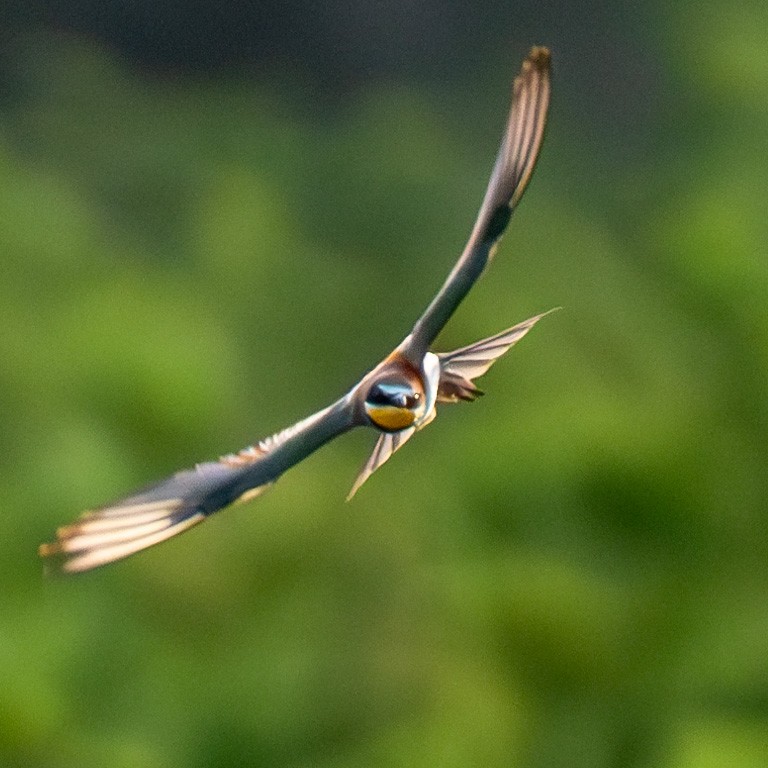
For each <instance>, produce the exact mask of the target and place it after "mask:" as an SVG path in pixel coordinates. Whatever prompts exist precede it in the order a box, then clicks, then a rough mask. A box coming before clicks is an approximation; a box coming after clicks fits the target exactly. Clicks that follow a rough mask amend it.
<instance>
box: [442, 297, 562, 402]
mask: <svg viewBox="0 0 768 768" xmlns="http://www.w3.org/2000/svg"><path fill="white" fill-rule="evenodd" d="M554 311H556V310H554V309H551V310H549V312H543V313H542V314H540V315H536V316H534V317H531V318H528V320H524V321H523V322H522V323H518V324H517V325H515V326H513V327H512V328H507V330H506V331H502V332H501V333H497V334H496V335H495V336H489V337H488V338H487V339H483V340H482V341H476V342H475V343H474V344H470V345H469V346H467V347H462V348H461V349H455V350H453V352H439V353H438V355H437V357H438V359H439V360H440V384H439V386H438V390H437V400H438V402H440V403H455V402H457V401H458V400H474V399H475V398H476V397H477V396H478V395H481V394H483V393H482V392H481V391H480V390H479V389H477V387H475V385H474V383H473V381H472V380H473V379H477V378H479V377H480V376H483V375H484V374H485V373H486V372H487V371H488V369H489V368H490V367H491V366H492V365H493V364H494V363H495V362H496V361H497V360H498V359H499V358H500V357H501V356H502V355H503V354H504V353H505V352H507V351H508V350H509V349H510V347H513V346H514V345H515V344H517V342H518V341H520V339H522V338H523V336H525V334H526V333H528V331H530V330H531V328H533V326H534V325H536V323H538V322H539V320H541V318H542V317H545V316H546V315H548V314H550V312H554Z"/></svg>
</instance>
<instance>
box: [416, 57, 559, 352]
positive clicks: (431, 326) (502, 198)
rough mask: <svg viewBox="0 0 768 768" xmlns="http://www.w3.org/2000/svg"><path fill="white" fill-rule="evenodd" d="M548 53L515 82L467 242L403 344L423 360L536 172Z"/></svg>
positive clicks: (546, 99)
mask: <svg viewBox="0 0 768 768" xmlns="http://www.w3.org/2000/svg"><path fill="white" fill-rule="evenodd" d="M549 70H550V56H549V50H548V49H547V48H543V47H537V48H533V49H532V50H531V52H530V53H529V54H528V57H527V58H526V59H525V61H524V62H523V66H522V69H521V71H520V74H519V75H518V76H517V77H516V78H515V82H514V86H513V90H512V106H511V108H510V112H509V118H508V120H507V127H506V131H505V133H504V138H503V140H502V142H501V148H500V149H499V154H498V156H497V158H496V164H495V165H494V167H493V172H492V174H491V179H490V181H489V182H488V189H487V190H486V192H485V198H484V199H483V204H482V205H481V207H480V212H479V214H478V216H477V221H476V222H475V226H474V229H473V230H472V234H471V235H470V238H469V242H468V243H467V245H466V247H465V248H464V252H463V253H462V254H461V257H460V258H459V260H458V262H457V263H456V265H455V266H454V268H453V270H452V271H451V273H450V275H448V279H447V280H446V281H445V283H444V284H443V287H442V288H441V289H440V291H439V292H438V294H437V296H435V298H434V299H433V300H432V302H431V303H430V305H429V306H428V307H427V309H426V311H425V312H424V314H423V315H422V316H421V317H420V318H419V320H418V321H417V322H416V325H415V326H414V327H413V330H412V331H411V334H410V335H409V336H408V338H407V339H406V340H405V342H403V345H402V350H403V352H404V353H405V354H406V355H408V356H409V357H410V358H412V359H414V360H420V359H421V357H423V355H424V354H425V352H426V351H427V349H429V347H430V346H431V344H432V342H433V341H434V340H435V338H436V337H437V335H438V333H439V332H440V331H441V329H442V328H443V326H444V325H445V324H446V322H448V319H449V318H450V317H451V315H452V314H453V313H454V311H455V310H456V308H457V307H458V306H459V304H460V303H461V301H462V299H463V298H464V297H465V296H466V295H467V293H468V292H469V290H470V288H472V286H473V285H474V283H475V281H476V280H477V279H478V278H479V277H480V275H481V274H482V272H483V270H484V269H485V267H486V265H487V264H488V262H489V261H490V260H491V258H492V257H493V253H494V249H495V246H496V244H497V242H498V240H499V238H500V237H501V235H502V234H503V232H504V230H505V229H506V226H507V223H508V222H509V218H510V216H511V215H512V211H513V210H514V209H515V206H516V205H517V203H518V202H519V201H520V198H521V197H522V196H523V192H524V191H525V188H526V186H527V185H528V181H529V180H530V178H531V174H532V173H533V168H534V165H535V164H536V158H537V156H538V154H539V148H540V146H541V141H542V138H543V136H544V126H545V123H546V118H547V108H548V106H549V93H550V82H549Z"/></svg>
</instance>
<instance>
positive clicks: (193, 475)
mask: <svg viewBox="0 0 768 768" xmlns="http://www.w3.org/2000/svg"><path fill="white" fill-rule="evenodd" d="M549 89H550V86H549V52H548V51H547V49H545V48H534V49H532V50H531V52H530V54H529V55H528V57H527V58H526V60H525V62H524V63H523V68H522V71H521V73H520V75H519V76H518V77H517V78H516V80H515V84H514V89H513V99H512V107H511V110H510V114H509V119H508V122H507V128H506V132H505V135H504V139H503V140H502V144H501V149H500V151H499V155H498V157H497V160H496V165H495V166H494V170H493V173H492V175H491V180H490V182H489V185H488V189H487V191H486V194H485V198H484V200H483V204H482V206H481V208H480V213H479V214H478V218H477V221H476V223H475V226H474V229H473V231H472V234H471V236H470V239H469V242H468V243H467V246H466V247H465V249H464V252H463V253H462V255H461V257H460V258H459V261H458V262H457V263H456V266H455V267H454V268H453V270H452V271H451V273H450V275H449V276H448V279H447V280H446V282H445V283H444V285H443V287H442V288H441V289H440V291H439V292H438V294H437V295H436V296H435V298H434V299H433V301H432V302H431V303H430V305H429V306H428V307H427V309H426V311H425V312H424V314H423V315H422V316H421V317H420V318H419V320H418V321H417V322H416V324H415V325H414V327H413V330H412V331H411V333H410V334H409V335H408V336H407V337H406V338H405V339H404V340H403V342H402V343H401V344H400V345H399V346H398V347H397V348H396V349H395V350H394V351H393V352H392V353H391V354H390V355H388V356H387V357H386V358H385V359H384V360H383V361H382V362H381V363H379V364H378V365H377V366H376V367H375V368H374V369H373V370H371V371H370V372H369V373H368V374H366V375H365V376H364V377H363V378H362V379H361V380H360V382H359V383H357V384H356V385H355V386H354V387H353V388H352V389H351V390H350V391H349V392H348V393H347V394H346V395H344V396H343V397H341V398H340V399H339V400H337V401H336V402H335V403H333V404H332V405H330V406H328V407H327V408H325V409H323V410H321V411H319V412H318V413H315V414H313V415H312V416H309V417H308V418H306V419H304V420H303V421H300V422H298V423H297V424H295V425H293V426H291V427H288V428H287V429H285V430H283V431H282V432H278V433H277V434H275V435H273V436H271V437H268V438H266V439H264V440H262V441H260V442H259V443H257V444H255V445H252V446H249V447H247V448H245V449H243V450H241V451H239V452H238V453H235V454H228V455H226V456H223V457H222V458H221V459H219V460H218V461H212V462H206V463H203V464H198V465H197V466H196V467H194V468H193V469H189V470H184V471H182V472H178V473H176V474H175V475H172V476H171V477H169V478H167V479H165V480H163V481H161V482H159V483H156V484H155V485H152V486H149V487H148V488H145V489H144V490H142V491H139V492H137V493H135V494H133V495H131V496H128V497H125V498H122V499H120V500H119V501H117V502H115V503H113V504H109V505H106V506H104V507H101V508H99V509H96V510H93V511H90V512H86V513H84V514H83V515H82V516H81V517H80V518H79V519H78V520H77V521H76V522H74V523H73V524H71V525H68V526H65V527H63V528H60V529H59V530H58V531H57V539H56V541H55V542H53V543H51V544H43V545H41V547H40V554H41V555H42V556H44V557H46V558H53V559H52V560H50V562H52V563H55V564H56V565H57V566H58V568H59V569H60V570H62V571H64V572H78V571H85V570H89V569H91V568H94V567H96V566H99V565H103V564H105V563H109V562H112V561H114V560H119V559H121V558H123V557H127V556H128V555H130V554H133V553H134V552H138V551H140V550H143V549H146V548H147V547H149V546H152V545H153V544H156V543H158V542H160V541H164V540H165V539H168V538H170V537H172V536H174V535H176V534H177V533H180V532H182V531H184V530H186V529H187V528H190V527H192V526H193V525H195V524H196V523H198V522H200V521H202V520H204V519H205V518H206V517H208V516H209V515H211V514H213V513H214V512H216V511H218V510H219V509H222V508H223V507H226V506H228V505H230V504H232V503H234V502H237V501H247V500H250V499H251V498H253V497H254V496H257V495H259V494H260V493H262V492H263V491H264V490H266V489H267V488H269V487H270V486H271V485H272V484H273V483H274V482H275V481H276V480H277V479H278V478H279V477H280V476H281V475H282V474H283V473H284V472H285V471H286V470H288V469H290V468H291V467H292V466H295V465H296V464H298V463H299V462H300V461H302V460H303V459H304V458H306V457H307V456H309V455H310V454H311V453H313V452H314V451H316V450H317V449H318V448H320V447H321V446H323V445H324V444H325V443H327V442H329V441H330V440H332V439H334V438H335V437H337V436H339V435H341V434H343V433H345V432H347V431H349V430H350V429H352V428H354V427H359V426H367V427H370V428H373V429H374V430H376V431H377V432H378V435H379V436H378V440H377V442H376V446H375V447H374V450H373V453H372V454H371V456H370V458H369V459H368V462H367V463H366V464H365V466H364V467H363V469H362V471H361V472H360V474H359V476H358V478H357V480H356V481H355V484H354V485H353V487H352V491H351V492H350V497H351V496H352V495H354V493H355V492H356V491H357V490H358V489H359V488H360V486H361V485H362V484H363V483H364V482H365V481H366V480H367V479H368V477H370V475H371V474H372V473H373V472H374V471H375V470H376V469H378V468H379V467H380V466H381V465H382V464H384V462H385V461H387V459H389V457H390V456H391V455H392V454H393V453H394V452H395V451H396V450H398V449H399V448H400V447H401V446H402V445H403V444H404V443H405V442H406V441H407V440H408V439H410V437H412V436H413V435H414V434H415V433H416V432H417V431H419V430H420V429H422V428H423V427H425V426H426V425H427V424H429V423H430V422H431V421H432V420H433V419H434V418H435V415H436V412H437V411H436V407H437V404H438V403H456V402H459V401H471V400H474V399H475V398H476V397H477V396H478V395H480V394H482V393H481V392H480V390H479V389H477V387H476V386H475V384H474V379H476V378H478V377H479V376H482V375H483V374H484V373H485V372H486V371H487V370H488V368H490V366H491V365H492V364H493V363H494V362H495V361H496V360H497V359H498V358H499V357H500V356H501V355H503V354H504V353H505V352H506V351H507V350H508V349H509V348H510V347H511V346H512V345H514V344H515V343H516V342H517V341H519V340H520V339H521V338H522V337H523V336H524V335H525V334H526V333H527V332H528V331H529V330H530V329H531V328H532V327H533V325H534V324H535V323H536V322H537V321H538V320H539V319H540V318H541V317H543V315H536V316H535V317H532V318H530V319H528V320H526V321H524V322H522V323H519V324H518V325H516V326H514V327H512V328H509V329H507V330H506V331H502V332H501V333H498V334H496V335H494V336H491V337H490V338H488V339H483V340H482V341H479V342H476V343H475V344H471V345H470V346H468V347H463V348H462V349H458V350H455V351H454V352H449V353H435V352H431V351H430V347H431V345H432V343H433V342H434V340H435V338H436V337H437V335H438V333H439V332H440V330H441V329H442V328H443V326H444V325H445V323H446V322H447V320H448V319H449V318H450V316H451V315H452V314H453V312H454V311H455V309H456V307H457V306H458V305H459V303H460V302H461V301H462V299H463V298H464V297H465V296H466V294H467V293H468V292H469V290H470V288H471V287H472V285H473V284H474V283H475V282H476V280H477V279H478V277H479V276H480V274H482V272H483V270H484V269H485V267H486V265H487V264H488V262H489V261H490V259H491V258H492V256H493V253H494V250H495V247H496V244H497V243H498V240H499V238H500V237H501V235H502V234H503V232H504V229H505V228H506V225H507V223H508V221H509V218H510V216H511V213H512V211H513V210H514V208H515V206H516V204H517V202H518V201H519V200H520V197H521V196H522V194H523V191H524V190H525V188H526V186H527V183H528V180H529V179H530V176H531V173H532V172H533V167H534V165H535V162H536V158H537V155H538V151H539V147H540V145H541V140H542V137H543V132H544V125H545V122H546V114H547V108H548V104H549Z"/></svg>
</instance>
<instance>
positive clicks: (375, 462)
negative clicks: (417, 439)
mask: <svg viewBox="0 0 768 768" xmlns="http://www.w3.org/2000/svg"><path fill="white" fill-rule="evenodd" d="M415 433H416V427H408V428H407V429H402V430H400V431H399V432H382V433H381V435H379V438H378V440H377V441H376V445H375V446H374V448H373V453H371V455H370V457H369V458H368V461H367V462H366V463H365V466H364V467H363V468H362V470H360V474H359V475H358V476H357V479H356V480H355V483H354V485H353V486H352V490H351V491H350V492H349V495H348V496H347V501H349V500H350V499H351V498H352V497H353V496H354V495H355V494H356V493H357V492H358V491H359V490H360V486H362V484H363V483H364V482H365V481H366V480H367V479H368V478H369V477H370V476H371V475H372V474H373V473H374V472H375V471H376V470H377V469H378V468H379V467H380V466H381V465H382V464H384V462H386V461H387V460H388V459H389V457H390V456H391V455H392V454H393V453H394V452H395V451H396V450H397V449H398V448H401V447H402V446H403V445H405V443H406V441H407V440H409V439H410V438H411V437H412V436H413V435H414V434H415Z"/></svg>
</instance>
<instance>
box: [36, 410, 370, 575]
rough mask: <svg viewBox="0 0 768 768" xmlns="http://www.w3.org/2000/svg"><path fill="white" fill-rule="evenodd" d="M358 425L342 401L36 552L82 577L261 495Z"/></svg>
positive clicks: (105, 511) (85, 521)
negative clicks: (290, 470) (78, 573)
mask: <svg viewBox="0 0 768 768" xmlns="http://www.w3.org/2000/svg"><path fill="white" fill-rule="evenodd" d="M356 423H357V421H356V419H355V411H354V408H353V406H352V403H351V400H350V397H349V396H347V397H344V398H342V399H341V400H339V401H337V402H336V403H334V404H333V405H331V406H329V407H328V408H326V409H324V410H322V411H319V412H318V413H316V414H314V415H312V416H310V417H309V418H307V419H304V420H303V421H300V422H298V423H297V424H294V425H293V426H292V427H288V429H285V430H283V431H282V432H278V433H277V434H275V435H273V436H271V437H268V438H266V439H265V440H262V441H261V442H260V443H258V444H257V445H254V446H250V447H248V448H245V449H244V450H242V451H240V452H239V453H237V454H230V455H228V456H223V457H222V458H221V459H219V461H212V462H206V463H204V464H198V465H197V466H196V467H195V468H194V469H187V470H183V471H181V472H177V473H176V474H175V475H172V476H171V477H169V478H167V479H165V480H162V481H160V482H159V483H156V484H154V485H151V486H149V487H148V488H145V489H143V490H141V491H139V492H137V493H135V494H132V495H131V496H128V497H126V498H123V499H120V500H118V501H116V502H114V503H113V504H108V505H106V506H104V507H101V508H99V509H96V510H92V511H89V512H85V513H84V514H83V515H82V516H81V517H80V518H79V519H78V520H76V521H75V522H74V523H72V524H71V525H67V526H64V527H63V528H59V530H58V531H57V534H56V541H54V542H52V543H50V544H42V545H41V546H40V555H41V556H43V557H45V558H50V560H49V561H48V562H49V564H50V565H51V570H58V571H62V572H65V573H75V572H79V571H87V570H90V569H91V568H95V567H96V566H99V565H105V564H106V563H111V562H113V561H115V560H120V559H122V558H124V557H127V556H128V555H132V554H133V553H134V552H139V551H141V550H143V549H146V548H147V547H151V546H152V545H154V544H158V543H159V542H161V541H165V540H166V539H169V538H171V537H172V536H175V535H176V534H179V533H181V532H182V531H186V530H187V529H188V528H191V527H192V526H194V525H196V524H197V523H199V522H201V521H203V520H205V518H206V517H208V516H209V515H212V514H213V513H214V512H216V511H218V510H219V509H222V508H223V507H226V506H228V505H230V504H232V503H234V502H236V501H247V500H249V499H251V498H253V497H255V496H257V495H259V494H260V493H262V492H264V491H265V490H267V488H269V486H270V485H272V483H274V482H275V481H276V480H277V479H278V478H279V477H280V475H282V474H283V473H284V472H285V471H286V470H288V469H290V468H291V467H292V466H294V465H295V464H298V463H299V462H300V461H301V460H302V459H304V458H306V457H307V456H309V454H311V453H312V452H313V451H315V450H317V449H318V448H320V447H321V446H322V445H323V444H325V443H327V442H328V441H329V440H332V439H333V438H334V437H336V436H338V435H340V434H342V433H343V432H346V431H347V430H349V429H350V428H352V427H353V426H355V425H356Z"/></svg>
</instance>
